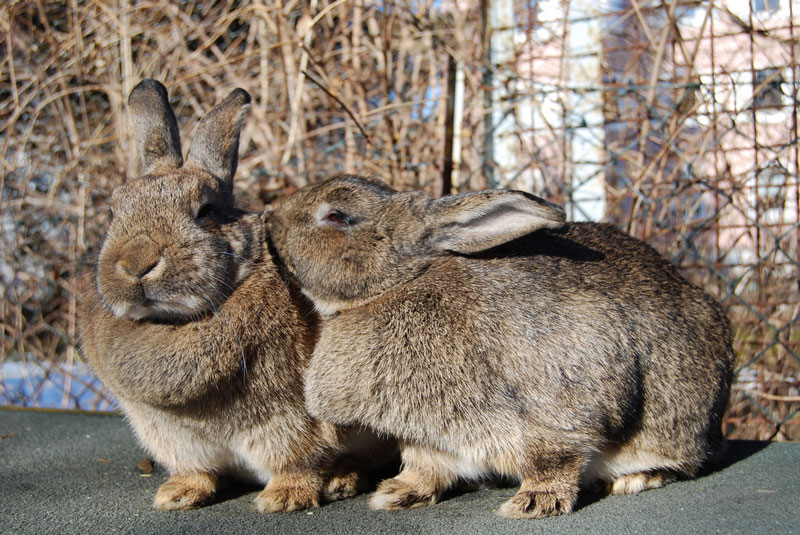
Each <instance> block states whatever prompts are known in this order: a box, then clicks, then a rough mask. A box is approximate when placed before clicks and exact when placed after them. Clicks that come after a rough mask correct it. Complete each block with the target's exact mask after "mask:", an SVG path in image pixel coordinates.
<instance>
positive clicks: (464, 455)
mask: <svg viewBox="0 0 800 535" xmlns="http://www.w3.org/2000/svg"><path fill="white" fill-rule="evenodd" d="M563 221H564V215H563V211H561V210H560V209H559V208H558V207H555V206H554V205H550V204H549V203H546V202H544V201H542V200H541V199H537V198H535V197H533V196H530V195H527V194H523V193H520V192H510V191H485V192H478V193H474V194H468V195H459V196H454V197H446V198H443V199H439V200H433V199H430V198H428V197H427V196H425V195H422V194H420V193H414V192H409V193H399V192H396V191H394V190H392V189H391V188H389V187H387V186H386V185H385V184H383V183H380V182H378V181H375V180H367V179H362V178H358V177H349V176H344V177H337V178H334V179H331V180H329V181H326V182H324V183H322V184H319V185H315V186H310V187H307V188H304V189H301V190H300V191H298V192H297V193H295V194H294V195H293V196H291V197H290V198H289V199H288V200H287V201H286V202H285V203H284V204H283V205H282V206H281V207H279V208H278V209H277V210H276V211H275V212H274V213H273V214H272V217H271V229H272V233H271V237H272V239H273V240H274V245H275V248H276V251H277V252H278V255H279V256H280V257H281V259H282V260H283V261H284V262H285V263H286V265H287V267H288V268H289V269H290V270H291V272H292V273H294V274H295V276H296V277H297V278H298V280H299V282H300V283H301V285H302V286H303V291H304V292H305V293H306V294H307V295H308V296H309V297H310V298H311V299H312V301H314V303H315V304H316V306H317V307H318V309H319V310H320V311H321V312H323V314H325V318H324V321H323V327H322V332H321V336H320V339H319V341H318V343H317V346H316V349H315V350H314V356H313V358H312V363H311V365H310V367H309V369H308V371H307V373H306V400H307V406H308V407H309V410H310V412H311V414H313V415H315V416H317V417H319V418H322V419H324V420H327V421H330V422H334V423H337V424H343V425H350V424H360V425H365V426H369V427H371V428H374V429H376V430H378V431H380V432H382V433H386V434H389V435H392V436H395V437H398V439H399V440H400V441H401V444H402V448H403V453H402V457H403V469H402V471H401V473H400V474H399V475H398V476H397V477H395V478H392V479H389V480H387V481H385V482H383V483H382V484H381V486H380V487H379V488H378V490H377V492H376V493H375V494H374V495H373V497H372V498H371V500H370V504H371V505H372V506H373V507H374V508H379V509H401V508H407V507H415V506H419V505H428V504H431V503H435V502H436V501H437V500H438V499H439V497H440V496H441V494H442V492H443V491H444V490H445V489H446V488H447V487H448V486H450V485H451V484H452V483H453V482H454V481H455V480H457V479H459V478H480V477H482V476H484V475H486V474H490V473H497V474H502V475H505V476H512V477H516V478H519V479H520V480H521V483H522V485H521V488H520V490H519V492H518V493H517V494H516V495H515V496H514V497H513V498H512V499H510V500H509V501H508V502H506V503H505V504H504V505H503V506H502V507H501V509H500V514H502V515H504V516H507V517H514V518H521V517H542V516H549V515H553V514H559V513H565V512H569V511H571V510H572V508H573V506H574V504H575V501H576V497H577V493H578V489H579V486H581V485H588V484H590V483H591V482H592V481H593V480H594V481H597V480H600V481H607V482H610V483H611V484H612V487H611V490H612V492H616V493H631V492H639V491H641V490H644V489H646V488H653V487H657V486H661V485H662V484H663V483H664V482H665V481H666V480H668V479H670V478H671V477H673V476H675V475H679V476H684V477H692V476H694V475H696V474H697V472H698V470H699V468H700V467H701V466H702V465H703V463H704V462H705V461H706V460H707V459H709V458H710V457H711V456H712V455H713V454H714V453H715V452H716V451H718V450H719V448H720V446H721V443H722V436H721V431H720V420H721V416H722V412H723V410H724V408H725V405H726V402H727V398H728V392H729V387H730V380H731V373H732V372H731V370H732V361H733V353H732V350H731V345H730V333H729V327H728V321H727V318H726V317H725V315H724V313H723V312H722V310H721V309H720V307H719V305H717V304H716V303H715V302H714V301H713V300H712V299H711V298H710V297H708V296H707V295H706V294H705V293H704V292H703V291H701V290H700V289H698V288H696V287H694V286H692V285H691V284H689V283H688V282H687V281H686V280H685V279H684V278H682V277H681V276H680V275H679V274H678V272H677V271H676V270H675V268H674V267H673V266H672V265H670V264H669V263H668V262H666V261H665V260H664V259H663V258H662V257H661V256H659V255H658V254H657V253H656V252H655V251H654V250H653V249H652V248H650V247H649V246H647V245H645V244H644V243H642V242H641V241H639V240H636V239H633V238H631V237H629V236H627V235H625V234H623V233H621V232H620V231H618V230H616V229H615V228H613V227H611V226H609V225H603V224H594V223H576V224H564V222H563ZM504 242H505V243H504Z"/></svg>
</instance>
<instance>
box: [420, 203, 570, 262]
mask: <svg viewBox="0 0 800 535" xmlns="http://www.w3.org/2000/svg"><path fill="white" fill-rule="evenodd" d="M426 219H427V221H426V223H427V224H428V226H429V228H430V229H431V230H432V233H431V238H430V239H431V243H432V245H433V247H435V248H436V249H439V250H444V251H452V252H457V253H465V254H469V253H477V252H479V251H484V250H486V249H491V248H492V247H496V246H498V245H501V244H503V243H506V242H508V241H511V240H514V239H516V238H519V237H521V236H524V235H526V234H529V233H531V232H533V231H535V230H539V229H541V228H560V227H562V226H564V221H565V219H566V217H565V214H564V210H563V209H562V208H561V207H560V206H558V205H556V204H552V203H549V202H547V201H545V200H544V199H540V198H539V197H536V196H534V195H530V194H528V193H524V192H521V191H500V190H492V191H478V192H475V193H467V194H463V195H454V196H451V197H443V198H441V199H437V200H435V201H432V203H431V207H430V212H429V213H428V216H427V218H426Z"/></svg>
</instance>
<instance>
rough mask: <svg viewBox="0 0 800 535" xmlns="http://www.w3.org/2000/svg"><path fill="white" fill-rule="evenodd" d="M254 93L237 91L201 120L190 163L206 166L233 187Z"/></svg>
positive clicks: (191, 151)
mask: <svg viewBox="0 0 800 535" xmlns="http://www.w3.org/2000/svg"><path fill="white" fill-rule="evenodd" d="M249 106H250V94H249V93H248V92H247V91H245V90H244V89H234V90H233V91H232V92H231V94H230V95H228V96H227V97H226V98H225V100H223V101H222V102H220V103H219V104H217V106H216V107H215V108H214V109H213V110H211V111H210V112H208V113H207V114H206V116H205V117H203V118H202V119H201V120H200V124H199V125H198V127H197V133H196V134H195V136H194V140H193V141H192V146H191V148H190V149H189V155H188V156H187V157H186V163H187V164H191V165H194V166H197V167H202V168H203V169H205V170H206V171H208V172H209V173H211V174H212V175H214V176H215V177H217V178H218V179H220V180H221V181H222V182H223V184H225V185H226V186H228V187H229V188H232V187H233V175H235V174H236V166H237V165H238V161H239V132H240V131H241V129H242V122H243V121H244V116H245V113H246V112H247V108H248V107H249Z"/></svg>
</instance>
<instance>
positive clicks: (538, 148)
mask: <svg viewBox="0 0 800 535" xmlns="http://www.w3.org/2000/svg"><path fill="white" fill-rule="evenodd" d="M799 56H800V4H797V3H796V2H795V1H794V0H714V1H708V0H707V1H694V0H672V1H667V0H600V1H590V0H559V1H555V0H538V1H537V0H531V1H520V0H483V1H472V2H468V1H465V0H427V1H408V2H389V1H368V0H349V1H348V0H337V1H327V0H305V1H302V2H298V1H290V0H284V1H277V0H276V1H274V2H269V1H263V2H246V1H234V0H223V1H205V0H196V1H188V0H187V1H181V2H169V3H167V2H149V1H131V0H108V1H99V2H97V1H95V2H91V1H84V0H65V1H59V2H55V1H49V0H26V1H24V2H23V1H14V0H11V1H8V0H7V1H5V2H4V3H3V4H2V6H0V132H1V135H0V151H2V152H1V156H2V158H0V164H2V169H1V170H0V176H1V177H2V178H0V192H1V193H0V195H1V197H0V240H1V241H0V289H2V294H3V295H2V297H3V300H2V310H1V311H0V322H2V333H3V338H2V354H1V355H0V405H18V406H26V407H49V408H59V409H84V410H113V408H114V405H113V401H112V400H110V399H109V398H108V396H107V395H106V394H105V393H104V391H103V389H102V386H101V385H100V384H99V383H98V381H97V380H96V379H95V378H94V377H93V376H92V374H91V372H90V371H89V370H88V368H87V367H86V366H85V364H83V362H82V360H81V358H80V355H79V352H78V351H77V350H76V349H75V345H74V344H75V342H76V340H77V338H78V336H79V328H80V327H79V326H78V325H76V303H77V300H78V299H80V287H79V284H78V281H79V278H80V277H81V275H83V274H85V273H87V272H89V271H90V270H91V268H92V264H93V262H94V257H95V255H96V254H97V252H98V251H99V246H100V245H101V241H102V239H103V233H104V231H105V228H106V226H107V223H108V212H109V210H108V200H109V197H110V193H111V191H112V190H113V189H114V187H116V186H118V185H119V184H121V183H123V182H124V181H125V179H126V177H130V176H136V175H137V173H138V168H137V166H138V162H137V161H136V159H135V147H134V141H133V140H132V139H131V134H130V131H129V129H128V124H127V116H126V110H125V105H124V103H125V100H126V98H127V95H128V93H129V92H130V90H131V89H132V88H133V87H134V86H135V85H136V84H137V83H138V82H139V81H140V80H141V79H142V78H145V77H154V78H157V79H159V80H161V81H163V82H164V84H165V85H166V86H167V87H168V89H169V91H170V96H171V100H172V103H173V106H174V109H175V112H176V115H177V118H178V123H179V125H180V127H181V130H182V133H183V136H184V147H188V141H190V140H191V135H192V133H193V129H194V128H195V127H196V124H197V120H198V119H199V117H201V116H202V114H203V113H205V112H206V111H208V110H209V109H210V108H211V107H213V105H214V104H215V103H216V102H218V101H219V100H220V99H222V98H223V97H224V96H225V95H227V93H228V92H229V91H230V90H231V89H233V88H234V87H242V88H245V89H247V90H248V91H249V92H250V93H251V95H252V96H253V104H252V106H251V109H250V115H249V118H248V120H247V123H246V126H245V129H244V132H243V134H242V142H241V157H242V158H241V162H240V166H239V172H238V175H237V179H236V195H237V198H238V200H239V201H238V202H239V204H240V205H241V206H243V207H246V208H248V209H251V210H256V211H260V210H262V209H263V208H264V207H265V206H266V205H268V204H271V203H273V202H276V201H279V200H280V199H281V198H282V197H283V196H285V195H286V194H288V193H290V192H292V191H293V190H294V189H295V188H297V187H298V186H302V185H304V184H307V183H313V182H316V181H318V180H320V179H322V178H324V177H327V176H330V175H333V174H336V173H342V172H346V173H357V174H364V175H370V176H378V177H381V178H383V179H385V180H386V181H388V182H389V183H390V184H392V185H393V186H395V187H396V188H399V189H411V188H418V189H422V190H425V191H427V192H429V193H430V194H432V195H442V194H446V193H455V192H463V191H469V190H475V189H482V188H490V187H510V188H516V189H523V190H526V191H530V192H533V193H535V194H537V195H540V196H543V197H546V198H547V199H549V200H551V201H554V202H558V203H562V204H564V205H565V206H566V208H567V211H568V214H569V217H570V219H572V220H596V221H609V222H612V223H614V224H616V225H618V226H619V227H621V228H622V229H624V230H625V231H627V232H629V233H630V234H632V235H634V236H636V237H639V238H641V239H643V240H645V241H647V242H648V243H650V244H652V245H653V246H654V247H655V248H656V249H658V250H659V251H660V252H661V253H662V254H664V255H665V256H666V257H667V258H669V259H670V260H671V261H672V262H674V263H675V264H676V265H677V266H678V267H679V268H680V269H681V270H682V272H683V273H684V274H685V275H686V277H688V278H689V279H690V280H691V281H692V282H694V283H695V284H698V285H700V286H702V287H703V288H705V289H706V290H707V291H708V292H709V293H711V294H712V295H714V296H715V297H716V298H717V299H718V300H719V301H720V302H721V303H722V305H723V306H724V307H725V310H726V311H727V313H728V315H729V317H730V319H731V321H732V324H733V332H734V337H735V341H734V344H735V349H736V353H737V356H738V364H737V372H736V373H737V379H736V384H735V386H734V390H733V393H732V399H731V403H730V406H729V409H728V413H727V416H726V418H725V423H724V428H725V429H724V430H725V433H726V435H727V436H729V437H733V438H751V439H772V440H799V439H800V414H799V413H798V411H800V379H799V378H798V370H800V325H799V324H798V318H800V298H799V297H798V296H799V295H800V282H798V281H799V280H800V263H799V262H798V242H799V241H800V224H799V223H798V218H799V217H798V216H799V213H798V204H800V203H799V202H798V195H799V192H798V175H800V170H799V169H798V165H799V163H798V162H799V158H798V154H799V152H800V147H799V145H798V131H799V127H798V109H799V108H800V105H799V103H798V88H800V68H799V67H798V63H799V62H798V57H799ZM699 342H700V343H702V341H699Z"/></svg>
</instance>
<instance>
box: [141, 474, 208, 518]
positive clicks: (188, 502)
mask: <svg viewBox="0 0 800 535" xmlns="http://www.w3.org/2000/svg"><path fill="white" fill-rule="evenodd" d="M216 489H217V482H216V479H215V478H214V477H212V476H210V475H208V474H190V475H174V476H171V477H170V478H169V479H168V480H167V481H166V482H165V483H164V484H163V485H161V487H159V489H158V492H156V497H155V499H154V500H153V507H155V508H156V509H158V510H160V511H183V510H186V509H192V508H194V507H199V506H201V505H206V504H208V503H209V502H211V501H212V500H213V499H214V494H215V493H216Z"/></svg>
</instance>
